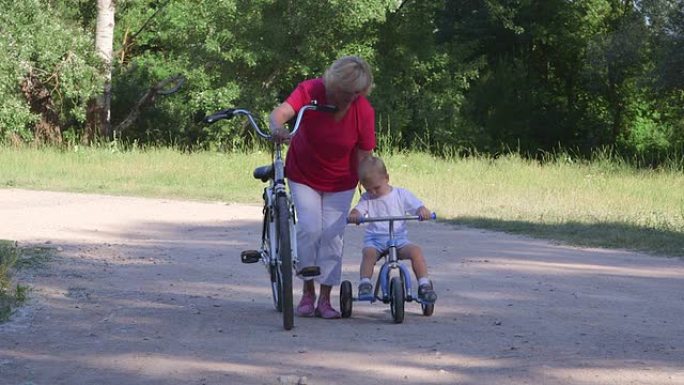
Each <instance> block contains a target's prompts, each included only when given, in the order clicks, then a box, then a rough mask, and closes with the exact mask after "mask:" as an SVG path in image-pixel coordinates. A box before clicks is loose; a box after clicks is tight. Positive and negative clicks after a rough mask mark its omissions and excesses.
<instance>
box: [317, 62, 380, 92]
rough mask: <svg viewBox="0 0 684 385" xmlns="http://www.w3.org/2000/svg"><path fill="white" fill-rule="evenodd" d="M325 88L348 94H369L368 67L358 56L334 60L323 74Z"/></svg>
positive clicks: (369, 71)
mask: <svg viewBox="0 0 684 385" xmlns="http://www.w3.org/2000/svg"><path fill="white" fill-rule="evenodd" d="M323 82H324V84H325V86H326V87H332V88H339V89H341V90H343V91H348V92H365V93H369V92H370V90H371V88H372V86H373V74H372V72H371V68H370V65H369V64H368V63H367V62H366V61H365V60H363V59H361V58H360V57H358V56H344V57H341V58H339V59H337V60H335V61H334V62H333V63H332V65H331V66H330V67H329V68H328V69H327V70H326V71H325V74H323Z"/></svg>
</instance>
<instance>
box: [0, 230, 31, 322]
mask: <svg viewBox="0 0 684 385" xmlns="http://www.w3.org/2000/svg"><path fill="white" fill-rule="evenodd" d="M22 257H23V255H22V249H20V248H18V247H17V246H16V244H15V243H14V242H12V241H6V240H0V322H4V321H6V320H7V319H8V318H9V316H10V315H11V314H12V309H13V308H15V307H16V306H17V305H19V304H21V303H22V302H24V301H25V300H26V295H27V292H28V287H27V286H24V285H20V284H16V285H13V281H12V271H13V269H14V268H15V267H16V266H17V262H18V261H20V260H22V261H30V260H32V259H33V258H32V257H29V258H22Z"/></svg>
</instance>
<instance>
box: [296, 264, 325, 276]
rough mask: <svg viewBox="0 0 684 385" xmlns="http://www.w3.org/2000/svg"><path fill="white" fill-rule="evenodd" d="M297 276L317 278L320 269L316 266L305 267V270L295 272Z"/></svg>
mask: <svg viewBox="0 0 684 385" xmlns="http://www.w3.org/2000/svg"><path fill="white" fill-rule="evenodd" d="M297 275H299V276H301V277H309V278H310V277H317V276H319V275H321V268H320V267H318V266H308V267H305V268H303V269H301V270H299V272H297Z"/></svg>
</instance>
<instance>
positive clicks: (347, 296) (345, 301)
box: [340, 281, 352, 318]
mask: <svg viewBox="0 0 684 385" xmlns="http://www.w3.org/2000/svg"><path fill="white" fill-rule="evenodd" d="M340 311H341V312H342V318H349V317H351V314H352V284H351V282H349V281H343V282H342V285H341V286H340Z"/></svg>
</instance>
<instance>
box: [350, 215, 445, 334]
mask: <svg viewBox="0 0 684 385" xmlns="http://www.w3.org/2000/svg"><path fill="white" fill-rule="evenodd" d="M425 219H437V215H436V214H435V213H432V215H431V216H430V218H422V217H420V216H418V215H405V216H388V217H375V218H360V220H359V223H358V224H362V223H367V222H385V221H386V222H389V241H388V242H387V248H386V249H385V250H383V251H382V252H381V253H380V255H378V259H377V260H378V261H379V260H380V259H383V258H384V259H385V262H384V263H383V264H382V266H381V267H380V272H379V273H378V278H377V281H376V284H375V291H374V293H373V296H372V297H371V298H367V299H361V298H354V296H353V293H352V283H351V282H350V281H348V280H345V281H343V282H342V284H341V285H340V312H341V314H342V318H349V317H351V314H352V303H353V301H368V302H370V303H373V302H375V301H382V302H383V303H385V304H390V313H391V315H392V319H393V321H394V323H402V322H404V304H405V303H406V302H412V301H416V302H418V303H419V304H420V305H421V309H422V312H423V315H425V316H431V315H432V314H433V313H434V311H435V304H434V303H430V302H426V301H423V300H421V299H420V298H419V297H418V296H416V297H414V296H413V290H412V289H413V288H412V284H411V273H410V271H409V269H408V268H407V267H406V265H404V264H403V263H401V262H400V261H399V259H398V257H397V243H396V240H395V239H394V222H395V221H408V220H425Z"/></svg>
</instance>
